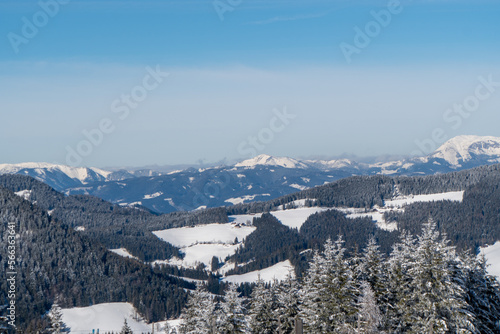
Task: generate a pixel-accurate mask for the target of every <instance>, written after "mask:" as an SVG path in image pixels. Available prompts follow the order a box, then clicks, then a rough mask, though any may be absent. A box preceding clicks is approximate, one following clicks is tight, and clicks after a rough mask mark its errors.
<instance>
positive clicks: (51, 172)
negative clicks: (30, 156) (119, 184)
mask: <svg viewBox="0 0 500 334" xmlns="http://www.w3.org/2000/svg"><path fill="white" fill-rule="evenodd" d="M0 174H22V175H28V176H31V177H34V178H35V179H37V180H39V181H42V182H44V183H46V184H48V185H49V186H51V187H53V188H54V189H56V190H58V191H62V190H65V189H67V188H70V187H80V186H82V185H85V184H88V183H92V182H101V181H106V180H108V178H109V177H110V175H112V172H109V171H105V170H102V169H100V168H94V167H92V168H87V167H71V166H65V165H59V164H51V163H45V162H26V163H20V164H0Z"/></svg>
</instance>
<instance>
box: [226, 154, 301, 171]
mask: <svg viewBox="0 0 500 334" xmlns="http://www.w3.org/2000/svg"><path fill="white" fill-rule="evenodd" d="M234 166H235V167H246V168H253V167H255V166H277V167H284V168H307V167H308V166H307V165H306V164H304V163H302V162H300V161H298V160H296V159H293V158H286V157H272V156H270V155H267V154H261V155H258V156H256V157H254V158H252V159H248V160H244V161H242V162H239V163H237V164H236V165H234Z"/></svg>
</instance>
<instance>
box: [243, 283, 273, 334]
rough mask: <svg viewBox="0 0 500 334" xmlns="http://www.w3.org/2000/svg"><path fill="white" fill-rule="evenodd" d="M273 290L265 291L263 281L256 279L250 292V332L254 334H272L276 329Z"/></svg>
mask: <svg viewBox="0 0 500 334" xmlns="http://www.w3.org/2000/svg"><path fill="white" fill-rule="evenodd" d="M276 306H277V305H276V300H275V297H274V290H272V289H267V288H266V285H265V283H264V281H263V280H261V279H260V277H259V279H258V281H257V285H256V286H255V288H254V290H253V291H252V295H251V301H250V312H249V313H250V324H249V325H250V332H251V333H255V334H272V333H275V332H276V329H277V318H275V314H274V312H273V310H274V309H276Z"/></svg>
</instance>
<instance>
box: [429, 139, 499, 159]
mask: <svg viewBox="0 0 500 334" xmlns="http://www.w3.org/2000/svg"><path fill="white" fill-rule="evenodd" d="M430 157H431V158H436V159H443V160H445V161H446V162H448V163H449V164H450V165H453V166H461V165H462V164H463V163H468V162H471V161H473V160H476V161H484V163H498V162H500V138H498V137H491V136H457V137H454V138H452V139H450V140H448V141H447V142H445V143H444V144H443V145H441V147H439V148H438V149H437V150H436V151H435V152H434V153H432V154H431V156H430Z"/></svg>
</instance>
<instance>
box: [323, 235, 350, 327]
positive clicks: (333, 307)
mask: <svg viewBox="0 0 500 334" xmlns="http://www.w3.org/2000/svg"><path fill="white" fill-rule="evenodd" d="M343 244H344V241H343V239H342V237H341V236H339V238H338V239H337V241H336V242H335V243H333V242H331V241H330V240H327V242H326V243H325V246H324V247H325V250H324V256H325V261H326V264H327V265H326V267H325V276H326V282H325V283H326V284H325V294H326V296H328V299H327V300H326V303H325V305H324V307H325V311H326V312H327V314H328V315H329V317H328V323H327V326H326V330H327V332H334V333H335V332H337V333H347V332H351V331H352V328H353V327H352V325H353V324H354V322H355V320H356V319H355V316H356V314H357V307H356V299H357V296H358V295H359V289H358V287H357V285H356V282H355V280H354V275H353V272H352V269H351V266H350V263H349V261H348V260H347V259H346V258H345V256H344V253H345V248H343Z"/></svg>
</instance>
